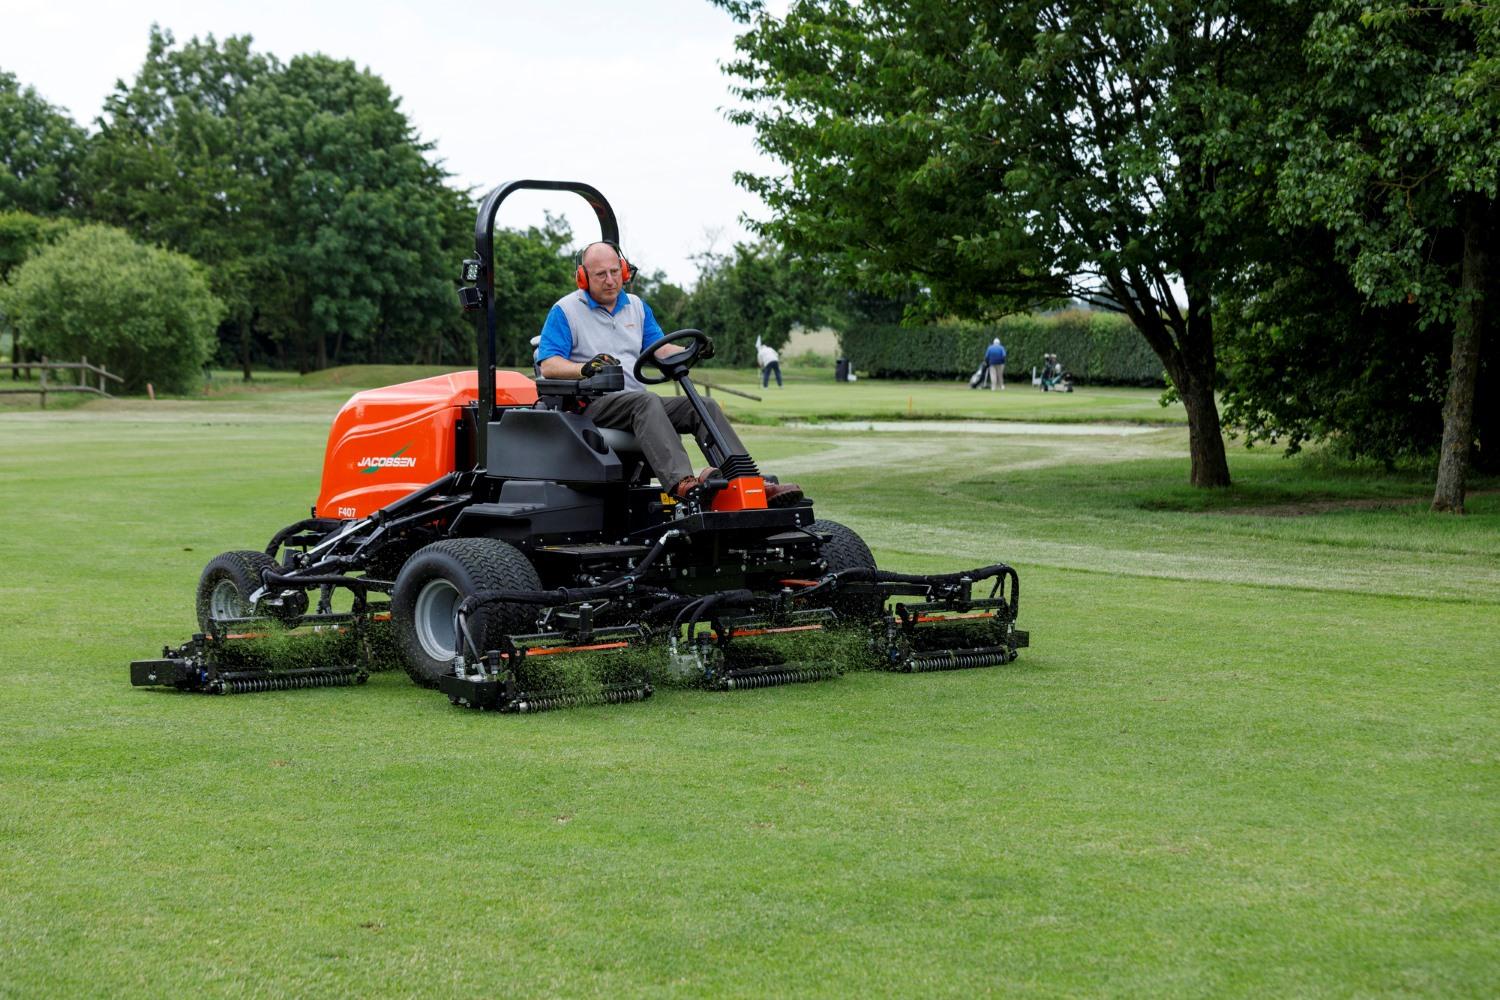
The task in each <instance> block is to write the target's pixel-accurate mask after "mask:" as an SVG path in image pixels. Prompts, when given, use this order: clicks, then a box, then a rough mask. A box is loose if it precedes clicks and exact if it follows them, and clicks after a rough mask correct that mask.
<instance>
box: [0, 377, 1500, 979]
mask: <svg viewBox="0 0 1500 1000" xmlns="http://www.w3.org/2000/svg"><path fill="white" fill-rule="evenodd" d="M396 377H397V378H404V377H407V376H406V374H405V373H400V374H397V376H396ZM725 381H726V384H733V383H731V382H729V380H727V379H726V380H725ZM302 385H303V383H302V382H301V380H293V379H288V380H286V381H285V382H283V383H281V384H278V385H276V386H274V387H267V388H258V389H256V390H255V391H253V392H242V391H229V390H226V391H224V392H223V393H222V394H220V393H216V394H214V395H212V396H210V397H208V398H204V399H184V400H164V401H158V402H157V403H155V404H151V403H147V402H146V401H137V400H124V401H98V402H91V403H88V404H86V405H83V406H78V407H76V408H73V409H70V410H67V411H66V412H52V411H50V410H49V411H48V412H47V413H45V414H41V413H37V412H35V411H20V410H17V411H11V412H7V413H4V414H0V441H3V442H4V447H3V448H0V509H3V510H4V511H6V513H7V514H8V515H9V516H8V518H7V530H6V531H5V532H3V533H0V607H4V608H5V609H6V610H7V611H8V612H9V615H8V618H9V620H8V627H7V628H6V629H5V630H3V631H0V663H3V664H4V666H5V669H4V671H3V673H0V733H3V734H4V736H3V737H0V969H3V970H4V973H3V974H0V995H4V996H17V997H20V996H27V997H30V996H57V995H99V996H104V995H109V996H151V997H156V996H171V995H181V994H187V993H190V992H191V993H200V992H207V993H211V994H215V995H230V996H239V995H262V994H264V995H297V996H327V995H358V996H364V995H413V994H418V995H436V996H476V995H484V996H492V995H514V994H520V995H537V994H542V995H580V994H593V995H597V994H611V995H613V994H627V995H650V996H657V995H681V996H702V995H725V994H727V995H740V996H750V995H766V994H776V995H781V994H794V995H836V996H844V995H859V994H900V995H923V996H925V995H950V996H968V995H972V994H975V993H992V994H1023V995H1032V996H1045V997H1058V996H1080V995H1090V996H1092V995H1112V996H1131V997H1136V996H1206V995H1211V996H1221V995H1229V996H1256V997H1260V996H1267V995H1271V996H1350V995H1422V996H1436V997H1453V996H1487V995H1491V994H1492V993H1493V986H1494V982H1495V980H1496V977H1497V974H1500V930H1497V929H1500V878H1497V875H1496V872H1497V870H1500V868H1497V860H1500V859H1497V856H1496V855H1497V851H1496V845H1497V839H1496V831H1497V830H1500V796H1497V792H1500V760H1497V753H1496V733H1497V723H1500V709H1497V707H1496V706H1497V704H1500V700H1497V695H1500V690H1497V688H1500V684H1497V665H1500V496H1497V495H1496V494H1494V493H1490V492H1486V493H1482V494H1480V495H1477V496H1474V497H1473V498H1471V508H1472V511H1473V513H1472V514H1471V515H1470V516H1468V517H1465V518H1462V519H1458V518H1451V517H1437V516H1433V515H1430V514H1428V513H1427V512H1426V510H1425V504H1424V503H1422V502H1421V501H1422V500H1424V499H1425V498H1426V497H1427V496H1428V495H1429V493H1430V484H1429V483H1428V482H1427V481H1426V480H1425V479H1424V478H1422V477H1420V476H1416V475H1407V474H1385V473H1376V472H1371V471H1368V470H1362V469H1351V468H1348V467H1344V466H1341V465H1339V464H1337V463H1335V462H1332V461H1329V460H1325V459H1322V458H1320V457H1318V456H1316V455H1313V456H1307V457H1302V458H1298V459H1294V460H1286V459H1282V458H1280V457H1277V456H1275V455H1272V454H1266V453H1262V452H1252V453H1246V452H1244V451H1242V450H1235V451H1233V452H1232V453H1231V466H1232V470H1233V472H1234V475H1235V479H1236V486H1235V487H1234V488H1233V489H1231V490H1229V491H1224V492H1221V493H1213V494H1203V493H1199V492H1197V491H1194V490H1192V489H1190V488H1189V487H1187V486H1185V485H1184V481H1185V479H1186V457H1185V456H1186V436H1185V432H1184V431H1183V430H1182V429H1181V428H1179V427H1166V428H1163V429H1160V430H1157V431H1154V432H1152V433H1150V434H1144V435H1138V436H1104V437H1063V436H1027V437H981V436H979V435H971V434H963V433H954V434H917V433H904V432H903V433H875V432H842V431H841V432H837V433H835V432H832V431H828V430H819V429H816V428H807V427H774V428H773V427H755V426H746V427H745V428H744V436H745V439H746V442H747V444H748V445H749V446H750V448H751V450H752V452H753V453H754V454H755V455H756V457H757V459H758V461H759V462H760V464H761V466H762V467H763V468H766V469H767V470H769V471H775V472H779V473H781V474H783V475H784V476H786V477H787V478H794V477H795V478H796V479H797V480H798V481H800V482H801V483H802V485H803V486H804V487H805V488H806V489H807V490H808V492H809V494H810V495H812V496H813V497H814V498H815V499H816V501H817V503H818V509H819V511H820V513H821V514H822V515H823V516H825V517H831V518H834V519H837V520H840V521H844V522H845V523H848V524H849V525H851V526H852V527H854V528H855V529H856V530H858V531H859V532H860V533H861V534H862V535H864V536H865V537H866V538H867V539H868V540H869V541H870V542H871V544H872V547H873V548H874V550H875V552H876V555H877V557H878V559H879V561H880V562H881V564H882V565H884V566H888V567H890V568H897V569H907V570H913V571H932V570H951V569H958V568H963V567H965V566H973V565H979V564H981V563H987V562H990V561H992V560H994V559H997V558H1000V559H1005V560H1007V561H1009V562H1012V563H1013V564H1014V565H1016V566H1017V567H1018V568H1019V570H1020V573H1021V580H1022V603H1021V619H1022V626H1023V627H1025V628H1029V629H1030V630H1031V634H1032V642H1033V645H1032V647H1031V648H1030V649H1027V650H1024V651H1023V653H1022V657H1021V660H1020V661H1019V662H1018V663H1017V664H1015V665H1013V666H1010V667H1004V668H995V669H989V670H976V671H962V672H956V673H951V674H936V675H925V676H916V677H906V676H895V675H888V674H877V673H851V674H848V675H846V676H844V677H843V678H841V679H839V680H837V681H832V682H828V683H823V684H811V685H799V686H793V687H787V688H779V689H772V690H766V691H756V692H747V693H743V694H732V695H714V694H709V693H706V692H699V691H681V690H667V691H663V692H661V693H659V694H658V696H657V697H656V698H654V699H652V700H651V701H650V702H647V703H645V704H643V705H630V706H621V707H614V708H598V709H581V710H576V711H571V712H561V713H553V714H549V715H542V716H536V717H526V718H514V717H499V716H493V715H488V714H479V713H470V712H465V711H462V710H459V709H455V708H453V707H451V706H450V705H448V703H447V701H446V700H445V699H444V698H442V697H441V696H439V695H436V694H433V693H431V692H425V691H419V690H417V689H415V688H414V687H412V686H411V685H410V684H409V683H408V682H407V681H406V679H405V677H404V676H402V675H401V674H400V673H382V674H377V675H376V676H375V677H373V678H372V680H371V682H370V683H369V684H368V685H366V686H365V687H364V688H361V689H355V690H351V689H333V690H317V691H297V692H284V693H275V694H266V695H253V696H242V697H232V698H208V697H192V696H179V695H174V694H169V693H162V692H155V691H145V690H134V689H131V688H130V687H129V686H128V682H127V673H126V664H127V663H128V661H129V660H131V659H133V658H138V657H143V656H149V655H153V654H154V653H155V651H156V650H157V649H158V648H159V647H160V645H161V644H162V643H163V642H166V641H171V642H174V643H175V642H177V641H180V640H181V639H183V638H186V636H187V634H188V633H189V632H190V631H191V630H192V627H193V626H192V612H191V594H192V589H193V585H194V583H195V582H196V579H197V574H198V572H199V570H200V569H201V567H202V565H203V563H204V562H206V561H207V560H208V559H209V558H210V557H211V556H213V555H214V554H216V553H217V552H219V551H221V550H224V549H230V548H242V547H253V546H258V545H260V544H261V543H263V542H264V540H265V539H266V538H267V537H268V536H269V535H270V534H271V533H272V532H273V531H274V530H275V529H277V528H279V527H281V526H282V525H283V524H285V523H287V522H289V521H291V520H294V519H296V518H297V517H299V516H301V515H302V514H303V512H304V511H305V510H306V506H307V504H309V503H310V502H311V500H312V498H313V496H314V494H315V493H316V489H317V481H318V476H319V471H320V463H321V456H322V448H323V444H324V437H325V435H326V433H327V427H328V423H329V421H330V419H331V417H332V413H333V412H334V410H336V409H337V407H338V405H339V404H340V403H341V402H342V399H343V398H344V397H345V396H346V395H347V392H348V391H349V390H348V386H347V385H343V384H330V385H322V386H311V387H300V388H299V386H302ZM745 386H746V387H748V373H746V377H745ZM846 390H852V393H851V394H849V395H847V396H846V395H842V394H844V393H845V392H846ZM775 392H776V390H775V389H774V388H773V389H772V390H770V391H769V392H768V393H767V394H766V395H767V397H768V401H770V400H771V399H772V398H773V394H774V393H775ZM794 392H796V393H805V395H799V396H794V395H793V393H794ZM1030 393H1031V390H1029V389H1021V390H1020V391H1019V392H1017V393H1016V394H1015V395H1014V396H1012V395H1011V393H1010V392H1009V391H1008V392H1007V393H1006V394H1004V395H1003V398H996V397H1002V394H999V393H993V394H987V393H978V392H972V393H971V392H969V391H968V390H966V389H961V388H960V387H957V386H945V385H932V384H928V385H925V386H924V385H913V386H910V387H898V386H889V385H887V386H878V385H873V384H870V383H865V382H861V383H855V384H854V385H851V386H835V385H831V384H827V385H824V384H821V383H814V382H811V381H809V382H807V383H806V384H805V385H799V384H798V383H796V382H795V381H793V382H791V383H789V385H788V387H787V389H786V390H784V395H781V396H776V397H774V409H773V410H771V411H768V412H773V413H774V415H775V416H776V417H777V418H778V419H780V418H786V419H791V418H793V417H796V416H799V415H812V416H818V417H828V416H831V415H835V414H844V415H849V416H858V417H869V418H875V417H879V416H882V415H890V414H889V413H888V412H886V411H885V410H884V408H886V407H889V406H893V405H894V406H896V407H897V409H898V410H899V409H901V408H903V407H904V406H905V398H906V396H907V395H910V396H911V397H912V398H913V404H912V405H913V410H914V411H918V412H920V413H921V414H923V415H933V414H944V415H948V414H952V415H964V414H962V413H960V412H959V411H960V409H961V408H962V407H965V406H972V407H1012V406H1014V407H1017V408H1018V409H1017V412H1014V413H1012V412H1011V411H1010V410H1008V409H1007V410H997V411H993V412H992V411H989V410H986V411H985V415H989V416H998V415H1002V414H1003V415H1006V416H1024V417H1025V419H1036V417H1035V415H1034V414H1031V413H1022V412H1020V411H1021V410H1024V408H1025V407H1028V406H1039V405H1043V404H1041V403H1038V402H1037V401H1036V400H1035V399H1028V398H1027V397H1028V396H1030ZM1036 395H1037V396H1040V394H1039V393H1037V394H1036ZM835 396H836V397H837V398H835V399H831V401H826V402H825V400H824V397H835ZM1075 397H1076V398H1071V399H1070V398H1067V397H1064V398H1063V403H1064V404H1065V405H1066V406H1069V407H1073V408H1074V412H1076V413H1077V414H1079V417H1078V418H1079V419H1081V418H1085V417H1087V418H1092V419H1101V418H1102V419H1112V420H1113V419H1130V418H1122V417H1120V416H1118V415H1112V414H1109V413H1107V412H1105V410H1106V409H1107V408H1108V406H1110V405H1112V404H1109V403H1108V402H1107V401H1105V400H1102V399H1095V400H1094V401H1093V402H1089V401H1088V399H1089V397H1088V396H1087V395H1086V394H1084V393H1077V394H1075ZM715 398H719V397H718V396H717V395H716V397H715ZM1124 398H1125V399H1126V400H1130V399H1132V398H1135V399H1137V400H1138V402H1137V404H1136V405H1137V406H1138V407H1139V408H1140V409H1141V410H1143V411H1144V410H1145V408H1146V405H1147V404H1149V405H1150V406H1153V407H1154V406H1155V403H1154V401H1152V400H1151V395H1150V394H1148V393H1137V394H1135V397H1132V396H1131V394H1130V393H1124ZM729 399H730V400H733V397H729ZM851 401H852V402H851ZM740 403H744V405H746V406H753V405H756V404H751V403H749V402H748V401H733V402H731V403H730V404H729V407H730V409H731V412H736V413H738V410H737V409H736V407H737V406H738V405H739V404H740ZM855 404H858V405H859V406H868V407H870V409H869V410H868V411H867V412H858V406H856V405H855ZM1050 404H1051V400H1050V399H1049V400H1047V401H1046V405H1050ZM825 407H826V408H825ZM799 408H800V409H799ZM1059 412H1061V411H1059ZM970 415H973V414H970ZM1475 485H1476V486H1477V487H1479V488H1481V489H1485V490H1493V489H1495V487H1496V486H1497V485H1500V484H1497V483H1496V482H1494V481H1480V482H1478V483H1476V484H1475ZM1407 500H1411V501H1416V502H1414V503H1408V504H1400V505H1397V504H1398V503H1399V502H1400V501H1407ZM1372 501H1373V502H1375V503H1388V504H1391V505H1390V506H1373V505H1372V503H1371V502H1372ZM1314 502H1316V503H1315V504H1314ZM1273 508H1274V509H1279V510H1282V511H1296V510H1304V511H1307V512H1306V513H1302V514H1301V515H1300V516H1291V517H1278V516H1272V514H1271V513H1270V512H1269V509H1273ZM1247 511H1248V512H1247Z"/></svg>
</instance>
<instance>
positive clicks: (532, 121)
mask: <svg viewBox="0 0 1500 1000" xmlns="http://www.w3.org/2000/svg"><path fill="white" fill-rule="evenodd" d="M152 22H156V23H158V24H160V25H161V26H162V27H163V28H166V29H168V30H170V31H172V33H173V34H174V35H175V36H176V37H177V40H178V42H179V43H180V42H185V41H187V40H188V39H189V38H191V37H193V36H194V35H197V36H200V37H202V36H204V35H207V34H210V33H211V34H213V35H214V36H215V37H216V38H219V39H221V40H222V39H223V38H225V37H227V36H229V35H244V34H248V35H251V36H253V37H254V39H255V48H256V50H258V51H260V52H267V53H271V54H274V55H275V56H277V57H278V58H279V59H281V60H282V61H283V62H285V61H287V60H289V59H290V58H291V57H292V56H294V55H297V54H299V53H304V52H323V53H325V54H327V55H330V56H334V57H337V58H341V59H351V60H353V61H354V62H355V64H356V65H358V66H360V67H361V68H368V69H370V70H371V71H372V72H374V73H376V74H377V75H378V76H380V77H381V78H382V79H384V80H385V82H386V83H387V84H388V85H389V86H390V88H391V90H392V92H393V93H394V94H395V95H396V96H397V97H399V98H401V107H402V110H404V111H405V112H406V115H407V117H408V118H409V119H410V120H411V122H412V124H413V125H414V126H415V128H416V130H417V131H418V132H419V133H420V135H421V137H422V138H423V139H424V140H427V141H430V142H435V143H436V146H437V148H436V155H437V156H438V157H439V158H441V159H442V160H443V162H444V165H445V166H446V168H447V169H448V171H449V172H450V173H452V174H453V175H454V177H453V180H452V181H451V183H453V184H455V185H458V186H466V185H471V186H474V187H476V188H480V189H483V190H488V189H489V188H492V187H494V186H495V185H496V184H499V183H501V182H503V181H507V180H514V179H517V178H523V177H524V178H534V179H549V180H552V179H561V180H578V181H584V182H586V183H589V184H592V185H594V186H595V187H597V188H599V190H601V191H602V192H603V193H604V196H605V197H606V198H608V199H609V201H610V204H611V205H613V206H614V209H615V214H616V215H617V216H618V217H619V219H620V228H621V241H622V243H623V245H624V248H625V252H626V254H627V255H628V256H629V257H630V258H631V259H632V260H633V261H634V262H635V263H636V264H637V265H638V266H640V267H642V268H644V269H646V270H648V271H649V270H654V269H656V268H661V269H662V270H664V271H666V272H667V275H668V277H669V278H671V279H672V280H673V281H676V282H678V283H679V284H691V282H692V280H693V279H694V278H695V277H696V273H697V272H696V268H695V267H694V265H693V264H692V263H691V261H689V259H688V258H689V256H690V255H692V254H694V253H698V252H700V251H702V250H704V249H705V248H706V247H707V246H708V245H709V243H710V240H711V235H710V234H715V233H716V234H717V243H716V246H717V249H719V250H725V249H727V248H728V247H729V245H730V244H732V243H733V242H734V241H736V240H738V239H743V238H745V237H746V235H747V234H746V233H745V231H744V229H743V227H742V226H741V225H740V223H739V221H738V220H739V218H740V216H741V214H742V213H748V214H750V215H752V216H755V217H761V216H763V215H764V213H765V209H764V207H763V206H761V205H760V203H759V201H758V199H755V198H754V197H753V196H751V195H750V194H748V193H747V192H745V191H744V190H742V189H741V188H739V187H738V186H736V185H735V183H734V181H733V174H734V171H735V170H741V169H742V170H751V171H754V172H757V173H768V172H774V171H775V165H774V163H773V162H772V161H769V160H767V159H766V158H765V157H763V156H761V155H760V154H759V153H757V152H756V150H755V148H754V144H753V134H752V130H751V129H749V128H748V127H739V126H735V125H731V124H730V123H729V122H727V121H726V120H725V119H724V115H723V109H725V108H727V107H730V106H733V105H734V104H735V103H736V100H735V98H734V97H733V95H731V94H730V93H729V85H730V83H731V80H730V78H729V77H727V76H725V75H724V74H723V73H722V72H721V71H720V69H719V66H720V64H721V63H725V62H728V61H730V60H731V59H732V58H733V56H734V36H735V34H736V31H737V30H738V29H739V27H740V26H739V25H736V24H735V23H734V22H733V21H732V20H730V18H729V16H728V15H727V14H725V13H724V12H723V11H721V10H719V9H718V8H717V7H714V6H712V5H711V4H710V3H709V2H708V0H635V2H630V3H619V2H616V3H605V2H603V0H568V2H548V0H533V2H516V0H498V2H495V0H492V2H488V3H486V2H479V3H461V2H460V3H432V2H427V3H422V2H417V0H365V2H353V0H331V2H322V0H297V2H292V0H256V2H234V0H192V2H186V0H152V2H151V3H138V2H131V0H113V2H110V0H0V69H4V70H6V71H8V72H11V73H14V74H15V75H16V76H17V77H18V78H19V79H20V81H21V84H22V86H26V85H28V84H29V85H31V86H33V87H35V88H36V89H37V91H38V92H39V93H40V94H41V96H42V97H43V98H45V99H46V100H47V101H48V102H50V103H52V104H54V105H58V106H61V107H63V108H66V109H67V110H68V111H69V112H70V113H71V114H72V116H73V118H74V120H75V121H77V122H78V123H79V124H80V125H83V126H85V127H86V128H89V129H90V130H91V131H92V129H93V122H94V119H95V118H96V117H97V116H98V115H99V114H100V111H101V110H102V108H103V103H104V98H105V96H106V95H107V94H108V93H109V92H110V91H111V90H112V89H113V87H114V84H115V81H116V80H117V79H125V80H127V81H128V80H131V79H133V78H134V76H135V73H136V71H137V70H138V69H139V68H140V65H141V62H142V61H143V60H144V58H145V54H146V42H147V35H148V32H149V30H150V26H151V24H152ZM544 209H550V210H551V211H552V212H553V213H554V214H557V213H561V214H563V215H566V216H567V218H568V221H569V222H570V223H571V224H572V225H573V227H574V232H575V234H576V235H577V236H579V237H580V238H581V239H582V240H583V241H585V242H586V241H587V240H588V239H592V238H593V237H594V236H595V235H596V233H597V230H596V225H597V224H596V223H595V221H594V217H593V213H592V212H591V211H589V210H588V208H587V206H585V205H584V204H583V202H582V201H581V200H579V199H578V198H577V197H576V196H573V195H569V194H562V193H556V194H541V193H531V192H523V193H522V194H518V195H514V196H512V197H511V198H510V199H509V200H507V201H506V203H505V205H504V206H502V207H501V210H500V217H499V219H498V223H499V224H500V225H502V226H512V227H524V226H526V225H529V224H532V223H540V222H541V219H542V212H543V210H544ZM456 263H457V262H455V266H456Z"/></svg>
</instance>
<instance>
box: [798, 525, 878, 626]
mask: <svg viewBox="0 0 1500 1000" xmlns="http://www.w3.org/2000/svg"><path fill="white" fill-rule="evenodd" d="M808 530H809V531H811V532H812V533H813V534H815V535H827V536H828V541H826V542H823V543H822V544H821V545H820V546H819V547H818V554H819V555H821V556H822V557H823V561H824V562H826V563H827V564H828V572H830V573H837V572H838V571H839V570H844V569H856V568H857V569H874V568H875V557H874V556H872V555H871V554H870V547H869V546H868V545H866V544H865V540H864V539H863V538H860V537H859V535H857V534H856V533H855V532H854V529H852V528H848V527H845V526H844V525H842V524H839V523H838V522H837V521H822V520H819V521H814V522H813V523H812V525H811V527H809V528H808ZM831 603H832V606H833V610H834V611H836V612H838V614H839V615H840V617H843V618H848V619H851V620H853V621H857V622H870V621H874V620H875V619H876V618H879V617H880V615H881V612H882V611H884V610H885V601H884V599H883V598H881V596H880V595H879V594H852V595H847V596H843V597H836V598H834V599H833V601H832V602H831Z"/></svg>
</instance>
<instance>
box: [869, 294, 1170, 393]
mask: <svg viewBox="0 0 1500 1000" xmlns="http://www.w3.org/2000/svg"><path fill="white" fill-rule="evenodd" d="M996 337H999V338H1000V343H1002V344H1004V345H1005V351H1006V362H1005V370H1006V374H1007V375H1013V376H1014V377H1016V378H1019V377H1020V376H1021V375H1022V374H1023V373H1029V372H1030V370H1031V369H1032V367H1036V368H1037V369H1040V368H1041V367H1042V355H1044V354H1056V355H1057V356H1058V357H1059V358H1061V360H1062V363H1063V367H1064V368H1066V369H1067V370H1068V371H1070V372H1072V373H1073V375H1074V376H1075V377H1076V378H1077V379H1079V381H1082V382H1089V383H1093V384H1095V385H1146V386H1159V385H1163V384H1164V380H1163V378H1162V365H1161V359H1160V358H1158V357H1157V356H1156V354H1155V353H1154V352H1153V351H1152V350H1151V348H1150V347H1149V346H1148V345H1147V344H1146V340H1145V338H1144V337H1142V336H1141V335H1140V333H1138V332H1137V331H1136V329H1135V327H1133V326H1131V324H1130V321H1129V320H1128V319H1127V318H1126V317H1124V316H1122V315H1120V314H1118V313H1106V312H1090V311H1087V310H1081V309H1073V310H1069V311H1067V312H1061V313H1057V314H1054V315H1050V316H1007V317H1005V318H1004V319H1001V320H999V321H998V322H995V323H972V322H952V323H943V324H939V325H935V326H911V327H903V326H868V327H858V328H854V329H850V330H846V331H844V332H843V333H842V334H841V335H840V337H839V347H840V350H841V351H842V352H843V355H844V356H845V357H847V358H848V359H849V360H850V361H851V362H852V363H853V364H854V366H855V368H856V369H858V370H859V371H863V372H868V373H869V374H870V375H872V376H874V377H875V378H904V379H948V378H964V377H967V376H968V375H970V374H972V373H973V371H974V369H975V368H978V367H979V365H980V362H981V361H982V360H983V359H984V350H985V348H986V347H988V346H989V343H990V341H991V340H993V339H994V338H996Z"/></svg>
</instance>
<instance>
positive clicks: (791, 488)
mask: <svg viewBox="0 0 1500 1000" xmlns="http://www.w3.org/2000/svg"><path fill="white" fill-rule="evenodd" d="M801 500H802V487H800V486H798V485H797V484H796V483H767V484H766V506H767V507H790V506H792V505H793V504H795V503H799V502H800V501H801Z"/></svg>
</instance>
